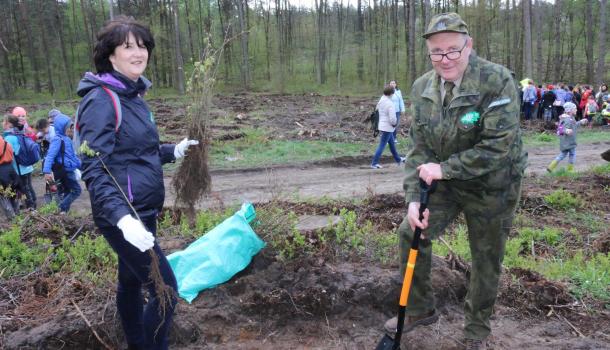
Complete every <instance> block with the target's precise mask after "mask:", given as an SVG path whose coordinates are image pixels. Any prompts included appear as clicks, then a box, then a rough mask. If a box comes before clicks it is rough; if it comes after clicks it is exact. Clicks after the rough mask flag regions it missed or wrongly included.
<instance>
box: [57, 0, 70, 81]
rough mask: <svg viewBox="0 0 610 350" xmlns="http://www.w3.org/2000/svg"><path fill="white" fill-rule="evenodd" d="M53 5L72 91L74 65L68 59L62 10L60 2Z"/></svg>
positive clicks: (62, 56) (66, 76)
mask: <svg viewBox="0 0 610 350" xmlns="http://www.w3.org/2000/svg"><path fill="white" fill-rule="evenodd" d="M53 7H54V8H55V20H54V21H53V22H54V25H55V27H56V30H57V32H58V33H59V47H60V49H61V59H62V66H63V68H64V75H65V78H66V83H67V86H68V89H69V91H70V92H72V91H73V88H74V85H73V84H72V67H71V65H70V61H69V60H68V53H67V52H66V43H65V39H64V29H63V23H64V22H63V21H62V16H61V12H60V11H59V3H58V2H57V1H54V5H53Z"/></svg>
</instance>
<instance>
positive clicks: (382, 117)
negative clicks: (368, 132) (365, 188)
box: [377, 95, 396, 132]
mask: <svg viewBox="0 0 610 350" xmlns="http://www.w3.org/2000/svg"><path fill="white" fill-rule="evenodd" d="M377 110H378V111H379V127H378V128H377V129H379V131H386V132H394V129H395V127H394V125H396V110H395V109H394V102H392V98H391V97H389V96H386V95H383V96H381V98H380V99H379V102H378V103H377Z"/></svg>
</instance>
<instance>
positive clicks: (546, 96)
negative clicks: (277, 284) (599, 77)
mask: <svg viewBox="0 0 610 350" xmlns="http://www.w3.org/2000/svg"><path fill="white" fill-rule="evenodd" d="M521 93H522V101H523V104H522V112H523V119H524V120H533V119H539V120H544V121H545V122H547V123H549V124H551V123H552V122H553V121H555V122H558V121H559V119H560V118H559V117H560V116H561V115H562V114H563V113H564V110H565V108H564V105H565V104H566V103H573V104H574V105H575V106H576V111H575V114H574V118H575V120H577V121H578V120H581V119H587V121H588V123H589V127H591V125H593V124H594V123H597V124H600V125H607V124H608V121H609V120H610V104H609V103H608V102H609V97H610V92H609V91H608V86H607V85H606V84H602V85H600V86H599V88H598V89H597V91H595V90H594V88H593V87H592V86H590V85H575V86H572V85H567V84H565V83H557V84H554V85H553V84H547V85H538V86H536V85H535V84H534V82H533V81H532V80H531V79H527V82H526V83H525V84H524V86H523V88H522V91H521Z"/></svg>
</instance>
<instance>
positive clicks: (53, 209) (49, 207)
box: [38, 201, 59, 215]
mask: <svg viewBox="0 0 610 350" xmlns="http://www.w3.org/2000/svg"><path fill="white" fill-rule="evenodd" d="M38 212H39V213H40V214H42V215H49V214H54V213H58V212H59V205H58V204H57V202H55V201H51V202H50V203H47V204H45V205H43V206H42V207H40V208H38Z"/></svg>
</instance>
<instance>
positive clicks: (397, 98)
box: [392, 88, 405, 113]
mask: <svg viewBox="0 0 610 350" xmlns="http://www.w3.org/2000/svg"><path fill="white" fill-rule="evenodd" d="M392 102H394V111H396V113H398V112H404V111H405V101H404V100H403V98H402V92H400V90H399V89H398V88H396V89H395V90H394V94H393V95H392Z"/></svg>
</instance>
